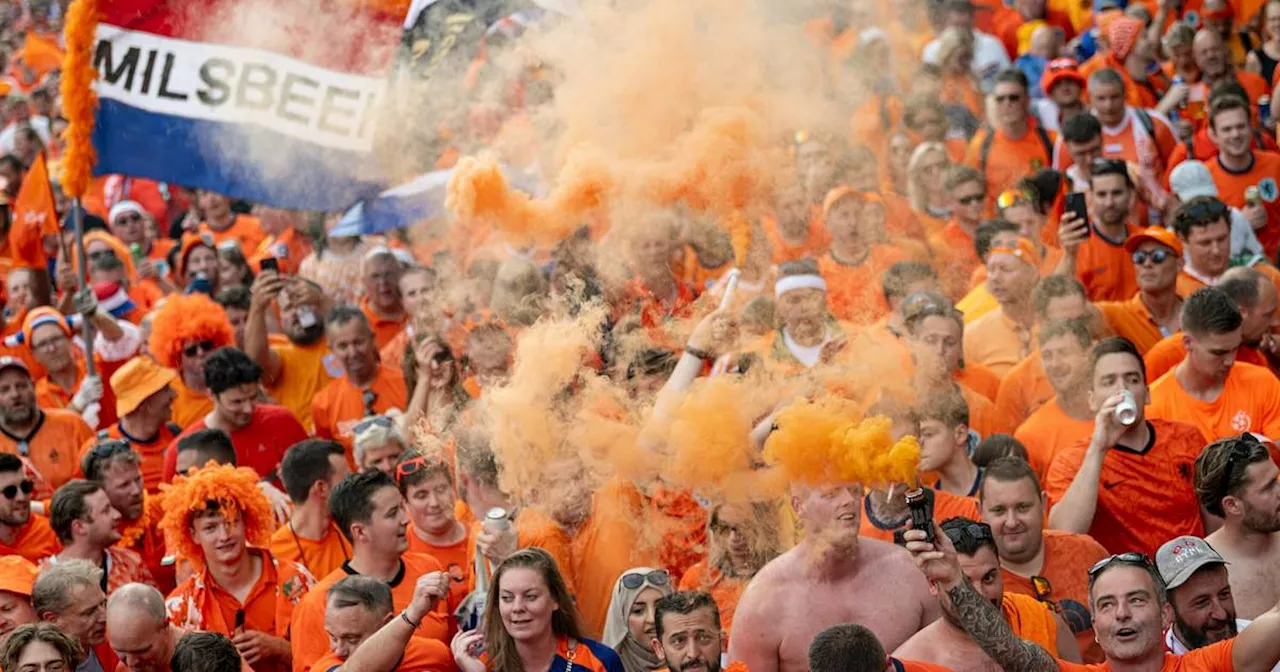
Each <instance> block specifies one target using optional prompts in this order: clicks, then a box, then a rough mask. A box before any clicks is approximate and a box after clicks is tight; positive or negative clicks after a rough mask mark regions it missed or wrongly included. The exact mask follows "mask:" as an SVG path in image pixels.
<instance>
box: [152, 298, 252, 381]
mask: <svg viewBox="0 0 1280 672" xmlns="http://www.w3.org/2000/svg"><path fill="white" fill-rule="evenodd" d="M199 341H212V342H213V347H214V348H221V347H223V346H225V345H231V344H233V343H235V342H236V334H235V331H234V330H232V328H231V320H229V319H227V311H225V310H223V308H222V306H219V305H218V304H216V303H214V302H213V299H210V298H209V297H207V296H205V295H204V294H188V295H177V294H175V295H172V296H170V297H169V298H167V299H165V300H164V304H163V305H161V306H160V308H158V309H157V310H156V314H155V317H154V318H152V320H151V340H149V341H147V347H148V348H149V349H150V350H151V355H152V356H153V357H155V358H156V361H157V362H159V363H160V365H161V366H167V367H169V368H171V369H176V368H179V367H180V366H181V365H182V348H183V347H185V346H186V345H188V344H190V343H193V342H199Z"/></svg>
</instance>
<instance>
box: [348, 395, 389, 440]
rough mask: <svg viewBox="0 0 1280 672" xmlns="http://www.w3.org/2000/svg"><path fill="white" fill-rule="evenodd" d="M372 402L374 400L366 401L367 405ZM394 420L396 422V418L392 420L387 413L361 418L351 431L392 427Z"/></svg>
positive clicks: (360, 431) (361, 431) (360, 432)
mask: <svg viewBox="0 0 1280 672" xmlns="http://www.w3.org/2000/svg"><path fill="white" fill-rule="evenodd" d="M365 394H372V393H371V392H366V393H365ZM371 403H373V402H371V401H366V402H365V404H366V405H368V404H371ZM394 422H395V421H394V420H392V419H391V418H388V417H387V416H385V415H375V416H373V417H372V418H368V419H366V420H361V421H360V422H358V423H356V426H355V427H353V428H352V429H351V433H352V434H363V433H365V432H367V431H369V430H370V429H371V428H373V427H382V428H383V429H391V425H392V424H394Z"/></svg>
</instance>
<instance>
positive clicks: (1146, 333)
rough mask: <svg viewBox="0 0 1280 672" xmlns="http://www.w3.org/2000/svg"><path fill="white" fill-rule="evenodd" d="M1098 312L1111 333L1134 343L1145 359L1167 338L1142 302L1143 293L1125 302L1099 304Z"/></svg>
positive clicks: (1103, 302)
mask: <svg viewBox="0 0 1280 672" xmlns="http://www.w3.org/2000/svg"><path fill="white" fill-rule="evenodd" d="M1098 310H1100V311H1102V319H1104V320H1106V322H1107V326H1109V327H1111V331H1114V332H1115V334H1116V335H1117V336H1122V337H1124V338H1126V339H1128V340H1129V341H1130V342H1131V343H1133V345H1134V347H1136V348H1137V349H1138V353H1139V354H1141V355H1142V356H1143V357H1145V356H1146V355H1147V352H1149V351H1150V350H1151V348H1153V347H1155V345H1156V343H1159V342H1160V340H1161V339H1163V338H1164V337H1165V334H1164V332H1162V331H1160V325H1158V324H1156V322H1155V320H1153V319H1151V312H1150V311H1148V310H1147V306H1146V304H1144V303H1143V302H1142V293H1141V292H1139V293H1136V294H1134V295H1133V297H1132V298H1130V299H1127V300H1125V301H1102V302H1099V303H1098Z"/></svg>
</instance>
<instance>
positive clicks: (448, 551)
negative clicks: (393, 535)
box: [407, 523, 479, 604]
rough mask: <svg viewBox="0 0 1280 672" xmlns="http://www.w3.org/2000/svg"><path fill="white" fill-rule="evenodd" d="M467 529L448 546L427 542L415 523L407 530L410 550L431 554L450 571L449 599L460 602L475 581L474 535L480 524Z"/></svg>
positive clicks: (411, 551)
mask: <svg viewBox="0 0 1280 672" xmlns="http://www.w3.org/2000/svg"><path fill="white" fill-rule="evenodd" d="M466 529H467V534H466V535H465V536H463V537H462V539H460V540H459V541H457V542H455V543H452V544H450V545H448V546H435V545H433V544H429V543H427V542H426V541H425V540H423V538H422V537H420V536H418V533H417V531H415V530H414V526H413V523H409V529H408V531H407V534H408V536H409V552H410V553H423V554H426V555H429V556H431V557H433V558H435V559H436V562H439V563H440V564H441V565H444V568H445V571H446V572H448V573H449V593H450V595H449V599H450V600H451V601H453V602H455V603H459V604H460V603H461V602H462V599H463V598H464V597H466V596H467V592H468V591H469V590H470V586H471V582H472V581H473V579H472V577H471V575H472V574H473V573H474V572H473V571H472V569H473V568H474V566H475V555H473V554H474V553H475V547H476V545H475V539H474V537H475V534H476V532H477V530H478V529H479V526H471V525H467V526H466Z"/></svg>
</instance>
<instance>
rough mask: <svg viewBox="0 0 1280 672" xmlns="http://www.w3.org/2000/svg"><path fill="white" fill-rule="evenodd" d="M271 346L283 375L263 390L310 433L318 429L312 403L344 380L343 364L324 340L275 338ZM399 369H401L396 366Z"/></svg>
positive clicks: (276, 336)
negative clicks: (300, 342)
mask: <svg viewBox="0 0 1280 672" xmlns="http://www.w3.org/2000/svg"><path fill="white" fill-rule="evenodd" d="M269 341H270V347H271V349H272V350H274V351H275V353H276V354H277V355H279V356H280V367H281V368H280V375H279V377H277V378H276V379H275V380H274V381H272V382H271V383H270V384H264V385H263V389H265V390H266V391H267V394H269V395H271V398H272V399H275V400H276V403H277V404H280V405H281V406H284V407H285V408H287V409H289V410H290V411H293V414H294V415H295V416H296V417H297V418H298V422H300V423H302V427H303V428H304V429H306V430H307V431H308V432H311V431H314V430H315V420H314V419H313V418H312V417H311V402H312V400H313V399H315V398H316V394H317V393H318V392H319V391H320V390H322V389H324V386H325V385H328V384H329V382H330V381H332V380H333V379H335V378H341V377H342V364H341V363H340V362H339V361H338V358H337V357H336V356H335V355H333V354H332V353H331V352H329V344H328V342H326V341H325V340H324V339H320V341H318V342H316V343H313V344H311V345H297V344H295V343H292V342H291V341H289V339H288V338H285V337H284V336H281V335H274V334H273V335H272V336H271V337H270V339H269ZM395 368H396V369H399V368H400V367H399V366H396V367H395Z"/></svg>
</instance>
